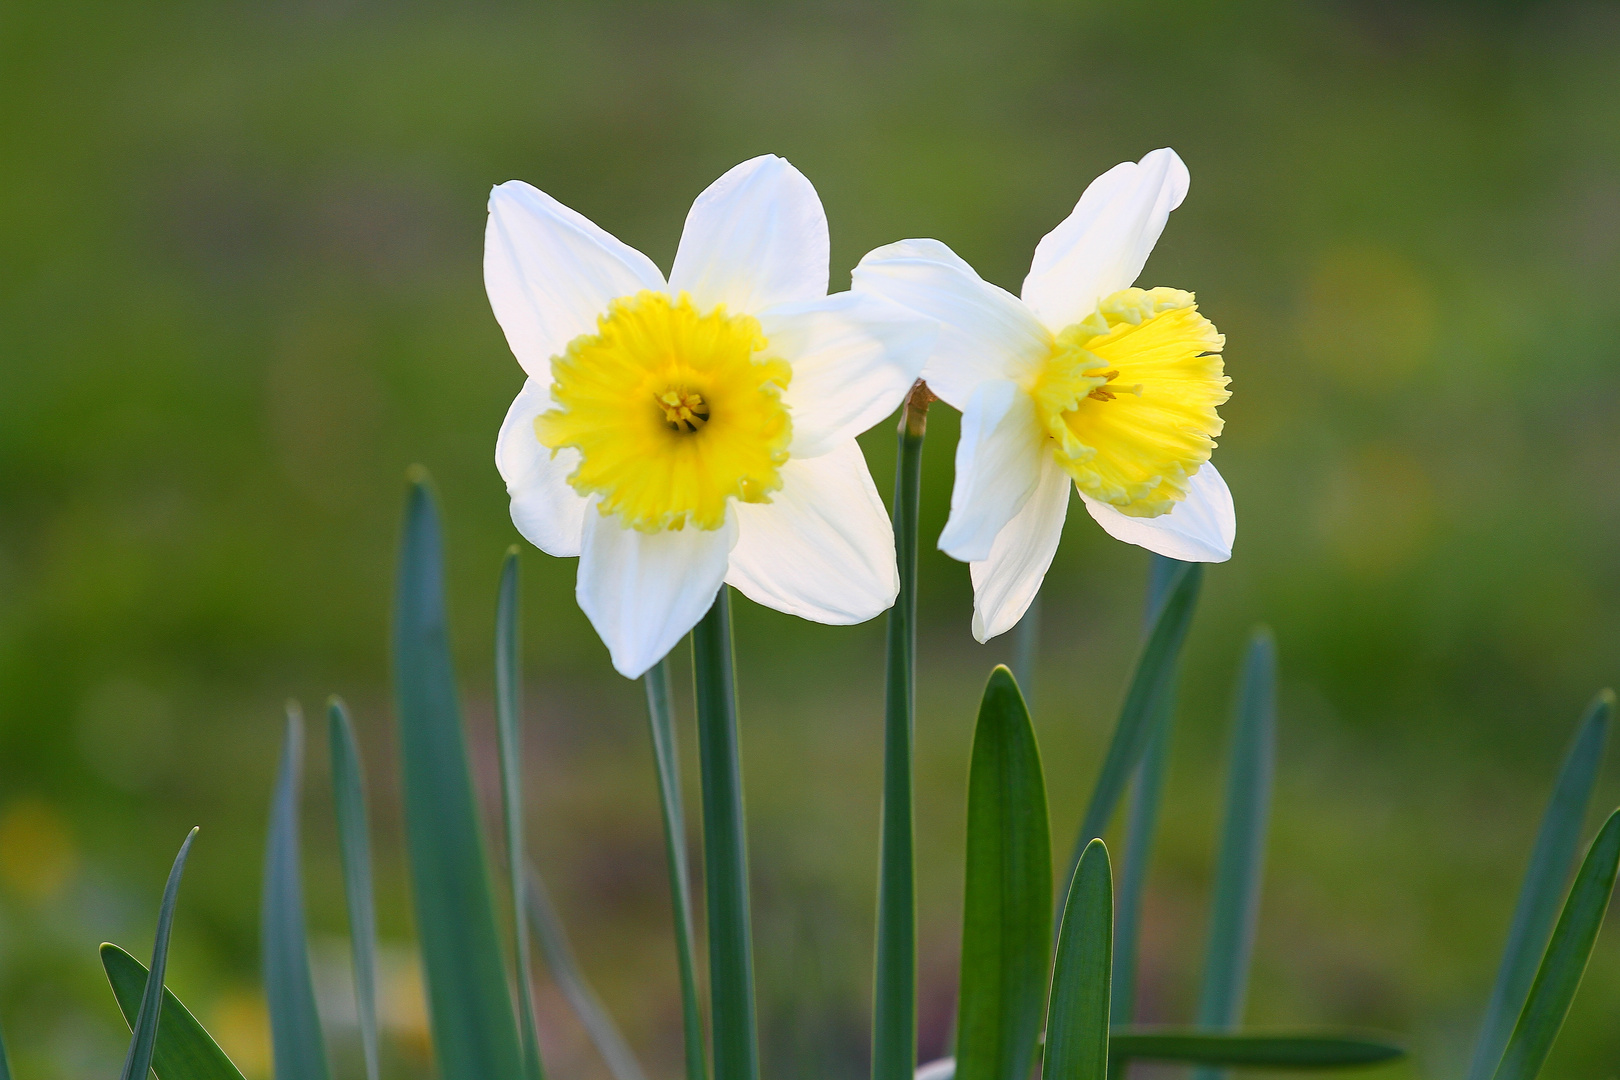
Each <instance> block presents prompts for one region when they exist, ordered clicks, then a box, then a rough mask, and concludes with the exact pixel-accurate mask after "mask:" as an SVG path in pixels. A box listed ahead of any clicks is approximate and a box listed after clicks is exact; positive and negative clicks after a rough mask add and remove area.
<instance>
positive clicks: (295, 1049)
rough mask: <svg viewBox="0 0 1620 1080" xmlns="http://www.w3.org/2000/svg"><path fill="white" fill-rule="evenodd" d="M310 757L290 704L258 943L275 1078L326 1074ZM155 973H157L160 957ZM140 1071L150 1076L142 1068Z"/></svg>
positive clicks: (316, 1078) (317, 1079) (322, 1079)
mask: <svg viewBox="0 0 1620 1080" xmlns="http://www.w3.org/2000/svg"><path fill="white" fill-rule="evenodd" d="M303 760H304V717H303V715H302V714H301V713H300V712H299V711H298V706H297V705H294V704H289V705H288V706H287V738H286V742H285V744H284V745H283V747H282V753H281V769H280V771H279V773H278V774H277V776H276V791H275V796H274V798H273V800H272V802H271V806H270V842H269V844H268V845H267V847H266V849H265V855H264V904H263V910H262V914H261V916H260V919H261V921H260V927H259V934H260V942H261V948H262V951H263V954H264V998H265V1004H266V1005H267V1006H268V1007H269V1009H270V1043H271V1049H272V1050H273V1052H274V1059H275V1070H276V1080H326V1077H327V1069H326V1046H325V1043H324V1041H323V1040H322V1038H321V1020H320V1016H319V1015H318V1014H317V1012H316V1010H315V986H314V983H313V981H312V980H311V978H310V973H309V945H308V942H307V941H306V940H305V932H304V887H303V879H302V874H301V872H300V870H299V843H298V797H299V791H300V782H299V778H300V776H301V775H302V772H303ZM152 967H153V969H154V970H153V974H154V976H157V975H158V974H160V973H159V971H158V966H157V963H156V962H155V961H154V963H153V965H152ZM136 1075H137V1076H145V1075H146V1072H145V1070H144V1069H143V1070H142V1071H141V1072H140V1073H138V1074H136Z"/></svg>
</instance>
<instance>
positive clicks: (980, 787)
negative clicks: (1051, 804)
mask: <svg viewBox="0 0 1620 1080" xmlns="http://www.w3.org/2000/svg"><path fill="white" fill-rule="evenodd" d="M962 908H963V911H962V976H961V979H962V981H961V990H960V993H959V995H958V999H957V1000H958V1005H957V1009H958V1012H957V1016H958V1020H957V1025H958V1027H957V1036H956V1062H957V1072H958V1074H959V1075H960V1076H961V1077H962V1080H1015V1078H1016V1080H1023V1078H1024V1077H1026V1076H1028V1075H1029V1070H1030V1066H1031V1064H1032V1063H1033V1061H1034V1056H1035V1039H1036V1036H1037V1035H1038V1034H1039V1033H1040V1027H1041V1017H1042V1014H1043V1013H1044V1011H1045V1008H1044V1007H1045V1004H1046V1000H1045V999H1046V982H1047V973H1048V970H1049V969H1048V964H1049V961H1050V956H1051V949H1052V842H1051V834H1050V832H1049V830H1048V826H1047V817H1046V782H1045V779H1044V778H1043V776H1042V773H1041V755H1040V749H1039V747H1038V746H1037V745H1036V742H1035V729H1034V728H1033V727H1032V726H1031V725H1030V722H1029V712H1028V710H1027V709H1025V707H1024V699H1023V697H1022V696H1021V695H1020V694H1019V692H1018V684H1017V683H1016V682H1015V681H1014V680H1013V677H1012V672H1010V671H1008V670H1007V669H1006V668H1005V667H997V668H996V669H995V671H993V672H991V674H990V682H989V684H988V685H987V686H986V687H985V690H984V700H983V702H982V703H981V705H980V707H979V720H978V726H977V728H976V730H975V731H974V734H973V756H972V762H971V765H970V767H969V772H968V823H967V880H966V885H965V888H964V895H963V900H962Z"/></svg>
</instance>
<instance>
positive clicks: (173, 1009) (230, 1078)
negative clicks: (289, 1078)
mask: <svg viewBox="0 0 1620 1080" xmlns="http://www.w3.org/2000/svg"><path fill="white" fill-rule="evenodd" d="M101 966H102V969H103V970H105V971H106V972H107V982H108V983H109V984H111V986H112V992H113V997H114V998H116V999H117V1001H118V1009H119V1011H120V1012H122V1013H123V1014H124V1022H125V1023H126V1024H129V1025H130V1026H131V1027H134V1025H135V1019H136V1017H137V1016H139V1015H140V1010H141V997H142V995H143V994H145V993H146V977H147V975H146V965H145V964H143V963H141V962H140V961H139V960H137V959H135V958H134V957H133V956H131V955H129V953H127V952H125V951H124V950H123V949H120V948H119V947H118V946H116V945H113V944H110V943H106V944H103V945H102V946H101ZM152 1071H153V1072H155V1073H157V1076H158V1080H242V1073H241V1070H239V1069H238V1068H237V1067H236V1066H235V1065H233V1064H232V1063H231V1059H230V1058H228V1057H226V1056H225V1051H223V1050H221V1049H220V1048H219V1045H218V1044H217V1043H215V1042H214V1039H213V1037H212V1036H211V1035H209V1034H208V1032H207V1031H205V1030H203V1026H202V1025H201V1024H199V1023H198V1022H197V1018H196V1017H195V1016H192V1015H191V1011H190V1010H189V1009H187V1008H186V1007H185V1006H184V1005H182V1004H181V1003H180V999H179V998H177V997H175V996H174V994H173V993H172V992H171V991H170V990H169V989H168V988H167V987H165V988H164V990H163V1022H162V1023H160V1024H159V1025H158V1032H157V1045H156V1048H155V1049H154V1051H153V1054H152ZM0 1080H6V1078H5V1076H4V1074H3V1073H0Z"/></svg>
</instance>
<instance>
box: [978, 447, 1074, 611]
mask: <svg viewBox="0 0 1620 1080" xmlns="http://www.w3.org/2000/svg"><path fill="white" fill-rule="evenodd" d="M1068 514H1069V474H1068V473H1066V472H1064V471H1063V467H1062V466H1061V465H1059V464H1058V463H1057V459H1056V458H1054V457H1053V456H1052V455H1050V454H1047V455H1045V456H1044V458H1043V459H1042V462H1041V480H1040V483H1039V485H1038V486H1037V487H1036V488H1035V494H1033V495H1031V496H1030V497H1029V501H1028V502H1026V503H1024V508H1023V509H1022V510H1020V511H1019V512H1018V516H1017V517H1015V518H1013V519H1012V520H1011V521H1009V522H1007V527H1006V528H1005V529H1002V530H1001V533H1000V535H998V536H997V537H996V543H995V546H994V547H992V548H991V549H990V557H989V558H988V559H986V560H984V561H983V562H976V563H973V564H972V565H971V566H969V567H968V573H969V574H970V575H971V576H972V578H973V636H974V637H975V638H977V639H978V640H980V641H989V640H990V639H991V638H993V637H995V636H996V635H997V634H1004V633H1006V632H1007V631H1008V630H1011V629H1012V628H1013V626H1014V625H1016V624H1017V622H1018V620H1019V619H1021V618H1023V617H1024V612H1025V611H1027V610H1029V605H1030V604H1032V603H1034V601H1035V596H1036V594H1037V593H1039V592H1040V591H1041V582H1042V581H1044V580H1046V571H1047V569H1048V568H1049V567H1051V565H1052V556H1053V555H1054V554H1056V553H1057V547H1058V540H1059V538H1061V537H1062V536H1063V519H1064V518H1066V517H1067V516H1068Z"/></svg>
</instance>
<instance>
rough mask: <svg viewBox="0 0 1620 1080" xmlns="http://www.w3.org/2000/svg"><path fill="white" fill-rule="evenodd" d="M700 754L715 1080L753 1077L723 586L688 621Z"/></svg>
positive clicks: (750, 971) (755, 1063) (755, 1043)
mask: <svg viewBox="0 0 1620 1080" xmlns="http://www.w3.org/2000/svg"><path fill="white" fill-rule="evenodd" d="M692 669H693V672H694V676H695V679H694V682H695V686H696V689H697V717H698V758H699V761H700V764H701V767H702V778H703V867H704V883H705V886H706V890H705V898H706V900H707V906H708V914H709V983H710V987H709V990H710V995H711V998H710V1016H711V1018H712V1024H713V1033H714V1075H715V1080H758V1077H759V1040H758V1036H757V1034H756V1033H755V1030H754V958H753V945H752V942H751V935H750V930H749V915H748V846H747V841H746V838H745V836H744V831H743V797H742V764H741V761H740V760H739V757H738V751H737V690H736V683H735V679H734V676H733V675H732V664H731V607H730V604H729V602H728V597H727V592H726V587H725V586H721V588H720V593H719V595H717V596H716V597H715V598H714V606H713V607H711V608H710V609H709V613H708V614H707V615H705V616H703V619H702V621H700V622H699V623H698V624H697V625H696V626H695V627H693V628H692Z"/></svg>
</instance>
